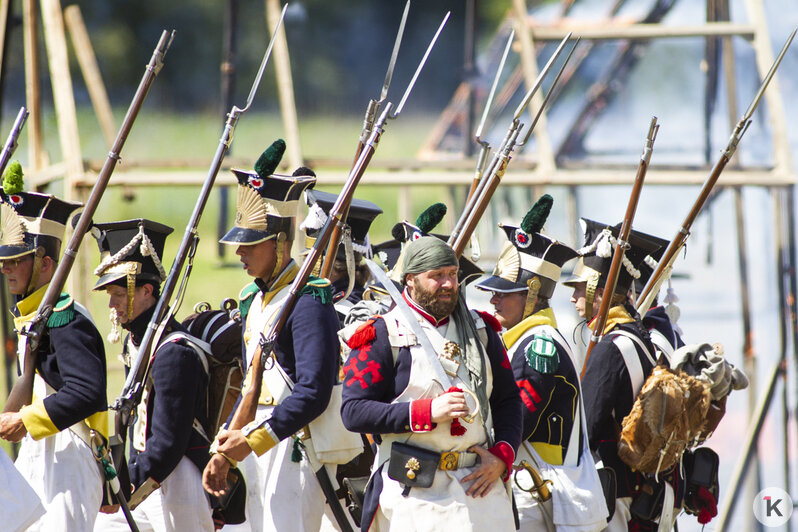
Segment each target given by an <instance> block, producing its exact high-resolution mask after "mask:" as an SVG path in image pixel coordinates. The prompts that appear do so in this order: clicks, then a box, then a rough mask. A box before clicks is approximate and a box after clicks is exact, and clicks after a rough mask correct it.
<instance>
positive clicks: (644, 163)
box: [582, 116, 659, 375]
mask: <svg viewBox="0 0 798 532" xmlns="http://www.w3.org/2000/svg"><path fill="white" fill-rule="evenodd" d="M658 130H659V125H657V117H656V116H655V117H652V118H651V124H650V125H649V128H648V136H647V137H646V145H645V148H644V149H643V155H642V156H641V157H640V164H639V165H638V167H637V175H636V176H635V182H634V185H633V186H632V194H631V195H630V196H629V203H627V205H626V214H624V217H623V225H621V230H620V232H619V234H618V240H617V242H616V243H615V249H614V251H613V254H612V262H611V263H610V270H609V272H608V273H607V279H606V281H605V283H604V296H603V297H602V298H601V305H600V306H599V311H598V314H597V315H596V327H595V329H594V330H593V334H592V335H591V337H590V343H589V344H588V346H587V352H586V353H585V363H584V365H583V366H582V375H584V374H585V368H587V359H588V358H589V357H590V352H591V351H592V350H593V348H594V347H595V346H596V344H597V343H598V342H599V340H601V337H602V336H603V334H604V326H605V325H606V323H607V315H608V314H609V312H610V304H611V302H612V296H613V294H614V293H615V286H616V285H617V284H618V276H619V275H620V272H621V263H622V262H623V257H624V255H625V254H626V248H627V246H628V245H629V235H630V234H631V233H632V223H633V222H634V219H635V212H636V211H637V204H638V201H639V200H640V192H641V191H642V190H643V181H644V180H645V178H646V171H648V165H649V162H650V161H651V152H652V150H653V148H654V140H655V139H656V138H657V131H658Z"/></svg>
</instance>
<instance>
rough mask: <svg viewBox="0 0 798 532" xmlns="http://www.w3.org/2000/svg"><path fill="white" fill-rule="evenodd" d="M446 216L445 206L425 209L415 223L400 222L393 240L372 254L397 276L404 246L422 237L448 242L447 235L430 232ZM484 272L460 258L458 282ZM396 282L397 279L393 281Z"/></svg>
mask: <svg viewBox="0 0 798 532" xmlns="http://www.w3.org/2000/svg"><path fill="white" fill-rule="evenodd" d="M445 215H446V205H444V204H443V203H434V204H432V205H430V206H429V207H427V208H426V209H425V210H424V211H423V212H422V213H421V214H419V215H418V218H416V223H415V224H411V223H410V222H408V221H401V222H399V223H397V224H396V225H394V226H393V229H391V235H392V236H393V240H388V241H386V242H382V243H380V244H377V245H375V246H374V254H375V255H377V257H378V258H379V259H380V261H381V262H382V263H383V264H384V265H385V267H386V268H388V270H393V272H394V275H398V272H397V271H396V268H394V266H396V265H397V264H398V263H399V262H400V261H401V256H402V250H403V249H404V247H405V244H407V243H409V242H412V241H413V240H418V239H419V238H421V237H422V236H434V237H436V238H439V239H441V240H448V239H449V237H448V236H447V235H441V234H436V233H432V230H433V229H434V228H435V227H436V226H437V225H438V224H439V223H440V222H441V220H443V217H444V216H445ZM483 273H484V272H483V271H482V269H481V268H480V267H479V266H477V265H476V264H475V263H474V262H473V261H471V260H469V259H468V258H467V257H466V256H465V255H462V256H461V257H460V271H459V273H458V281H459V282H460V283H461V284H462V283H464V282H465V283H466V284H468V283H470V282H472V281H474V280H475V279H476V278H477V277H478V276H480V275H482V274H483ZM394 280H396V281H398V280H399V279H394Z"/></svg>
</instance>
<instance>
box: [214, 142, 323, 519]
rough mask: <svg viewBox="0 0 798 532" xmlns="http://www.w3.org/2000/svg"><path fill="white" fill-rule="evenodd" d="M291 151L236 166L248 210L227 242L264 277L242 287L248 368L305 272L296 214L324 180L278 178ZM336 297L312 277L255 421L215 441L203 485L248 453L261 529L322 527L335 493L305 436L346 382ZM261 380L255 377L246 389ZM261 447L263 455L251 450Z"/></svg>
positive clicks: (218, 486)
mask: <svg viewBox="0 0 798 532" xmlns="http://www.w3.org/2000/svg"><path fill="white" fill-rule="evenodd" d="M284 150H285V143H284V142H283V141H282V140H278V141H276V142H275V143H274V144H272V146H271V147H270V148H269V149H267V150H266V151H265V152H264V153H263V155H262V156H261V158H260V159H259V160H258V162H257V163H256V165H255V171H254V172H252V171H244V170H233V172H234V173H235V175H236V177H237V178H238V183H239V186H238V204H237V210H238V212H237V215H236V223H235V226H234V227H233V228H232V229H231V230H230V231H229V232H228V233H227V234H226V235H225V236H224V238H222V240H221V242H222V243H225V244H229V245H235V246H238V248H237V249H236V254H237V255H238V256H239V257H240V258H241V262H242V263H243V265H244V268H245V269H246V271H247V273H248V274H249V275H251V276H252V277H254V278H255V280H254V282H253V283H251V284H249V285H247V286H246V287H245V288H244V289H243V290H242V292H241V305H240V308H241V312H242V319H243V320H244V323H245V326H244V333H243V334H244V343H245V346H246V350H245V360H244V362H245V367H247V368H248V367H249V365H250V362H251V361H252V357H253V354H254V353H255V351H256V350H257V348H258V343H259V340H260V338H261V333H262V332H264V331H265V330H266V329H267V328H268V327H269V324H270V323H271V320H272V319H273V318H274V316H275V314H276V311H277V310H278V309H279V308H280V307H281V305H282V303H283V300H284V299H285V297H286V295H287V294H288V290H289V288H290V286H291V283H292V282H293V280H294V278H295V277H296V275H297V273H298V271H299V267H298V266H297V264H296V262H294V260H293V259H292V258H291V255H290V250H291V245H292V243H293V240H294V227H293V224H294V217H295V216H296V211H297V207H298V202H299V199H300V197H301V195H302V192H303V191H304V190H305V189H306V188H308V187H310V186H312V185H313V184H314V183H315V181H316V178H315V175H310V174H312V172H311V171H310V170H309V169H306V168H300V169H298V171H297V172H298V173H297V172H295V173H296V174H297V175H295V176H279V175H273V174H274V170H275V169H276V167H277V164H278V163H279V161H280V158H281V157H282V153H283V151H284ZM331 303H332V291H331V289H330V284H329V282H327V281H323V280H312V281H311V282H309V283H308V284H307V285H306V286H305V288H304V289H303V291H302V295H301V296H300V297H299V298H298V300H297V302H296V305H295V307H294V309H293V311H292V312H291V314H290V316H289V317H288V321H287V322H286V324H285V326H284V327H283V329H282V330H281V332H280V334H279V336H278V337H277V342H276V345H275V346H274V350H273V357H274V358H273V361H274V363H273V364H272V365H271V366H270V369H267V370H266V371H265V372H264V374H263V388H262V394H261V396H260V404H259V406H258V411H257V415H256V418H255V421H253V422H252V423H250V424H249V425H247V426H246V427H244V428H243V429H242V430H229V431H221V432H220V434H219V435H218V436H217V441H216V442H214V445H215V447H216V449H215V452H216V454H214V455H213V456H212V457H211V460H210V462H209V463H208V466H207V467H206V469H205V473H204V475H203V484H204V486H205V488H206V489H207V490H208V491H210V492H211V493H214V494H215V495H221V494H223V492H224V490H225V488H226V480H225V479H226V474H227V471H228V469H229V467H230V463H235V462H236V461H239V460H244V459H245V458H246V460H244V462H243V464H242V465H243V469H244V474H245V476H246V479H247V488H248V492H247V520H248V521H249V523H250V526H251V528H252V530H253V531H261V530H280V531H281V532H282V531H291V530H313V531H315V530H318V529H319V526H320V522H321V517H322V515H323V513H324V501H325V498H324V495H323V492H322V490H321V488H320V484H319V480H318V479H317V478H314V477H315V475H314V473H315V471H314V468H313V467H312V466H311V463H310V461H309V459H308V457H306V456H305V455H304V453H303V452H302V447H303V446H304V447H305V448H306V450H307V452H308V453H309V452H312V444H311V441H312V440H300V439H299V437H298V436H295V435H296V434H297V433H299V432H301V431H302V429H303V428H304V427H306V426H307V425H308V424H309V423H310V422H311V421H312V420H313V419H315V418H316V417H318V416H319V415H321V414H322V413H323V412H324V410H325V409H326V408H327V405H328V403H329V400H330V395H331V393H332V388H333V385H334V383H335V381H336V376H337V373H338V366H339V364H338V340H337V336H336V331H337V330H338V319H337V317H336V314H335V310H334V309H333V307H332V304H331ZM267 368H269V366H267ZM251 379H252V375H248V376H247V380H246V381H245V386H249V383H250V382H251ZM287 379H290V382H291V383H292V384H293V388H290V386H289V384H288V380H287ZM253 451H254V453H255V455H256V456H251V453H252V452H253Z"/></svg>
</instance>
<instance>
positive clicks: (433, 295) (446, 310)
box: [413, 286, 457, 321]
mask: <svg viewBox="0 0 798 532" xmlns="http://www.w3.org/2000/svg"><path fill="white" fill-rule="evenodd" d="M445 294H449V295H451V296H452V298H451V299H450V300H448V301H440V300H439V299H438V297H439V296H441V295H445ZM413 300H415V302H416V303H418V306H420V307H421V308H423V309H424V310H425V311H427V312H429V314H430V315H431V316H432V317H433V318H435V319H436V320H438V321H440V320H442V319H443V318H445V317H446V316H448V315H450V314H451V313H452V312H454V308H455V307H456V306H457V289H443V288H442V289H440V290H425V289H424V288H422V287H421V286H416V288H415V290H413Z"/></svg>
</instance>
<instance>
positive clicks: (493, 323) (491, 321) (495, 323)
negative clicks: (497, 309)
mask: <svg viewBox="0 0 798 532" xmlns="http://www.w3.org/2000/svg"><path fill="white" fill-rule="evenodd" d="M477 312H478V313H479V315H480V317H481V318H482V320H483V321H484V322H485V323H487V324H488V325H489V326H490V328H491V329H493V330H494V331H496V332H497V333H500V332H502V325H501V323H499V320H497V319H496V316H494V315H493V314H491V313H490V312H485V311H484V310H478V311H477Z"/></svg>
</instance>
